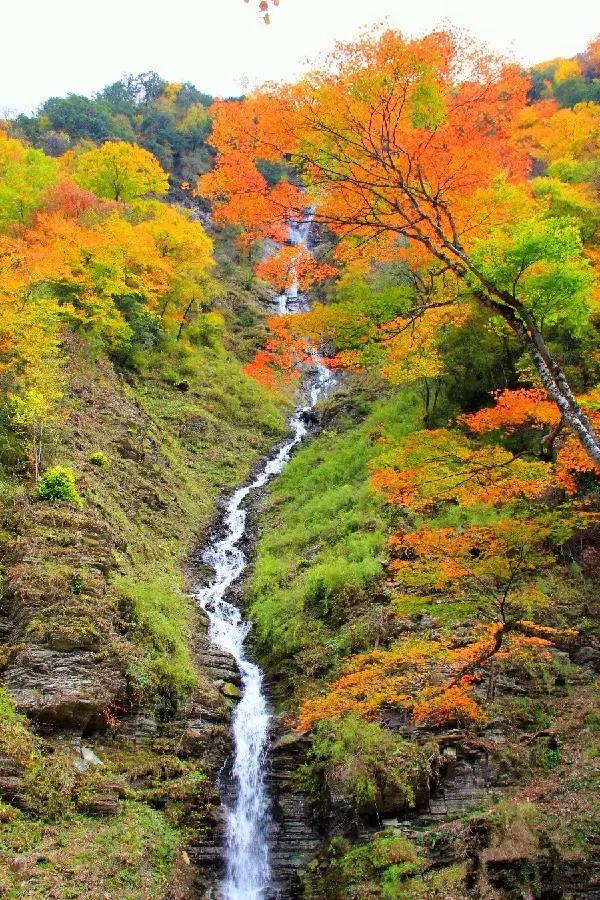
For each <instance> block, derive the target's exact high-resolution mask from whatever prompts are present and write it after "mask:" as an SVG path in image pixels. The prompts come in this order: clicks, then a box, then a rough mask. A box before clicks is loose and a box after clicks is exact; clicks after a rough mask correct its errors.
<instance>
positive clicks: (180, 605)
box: [116, 576, 197, 701]
mask: <svg viewBox="0 0 600 900" xmlns="http://www.w3.org/2000/svg"><path fill="white" fill-rule="evenodd" d="M116 587H117V589H118V591H119V592H120V593H121V595H122V596H123V597H124V598H125V599H126V600H127V601H129V603H130V604H131V613H132V618H133V621H134V623H135V624H134V628H135V630H136V637H137V642H138V643H139V645H140V647H141V648H142V651H143V652H142V654H141V655H140V656H138V657H136V658H134V660H133V661H132V662H131V664H130V668H129V676H130V678H131V682H132V687H133V689H134V691H135V692H136V693H138V694H139V695H141V696H144V697H153V696H156V695H159V696H162V697H165V698H169V699H171V700H174V701H175V700H181V699H183V698H185V697H186V696H188V695H189V694H190V692H191V691H192V690H193V688H194V687H195V685H196V682H197V675H196V670H195V668H194V664H193V662H192V658H191V654H190V648H189V641H188V639H189V635H190V631H191V628H192V625H193V622H194V609H193V606H192V604H191V602H190V601H189V599H188V598H187V597H186V596H185V594H184V593H183V591H182V590H181V587H180V586H179V585H177V584H176V583H174V580H173V579H172V578H169V577H167V576H164V577H162V578H155V579H153V580H151V581H147V582H136V581H132V580H130V579H127V578H119V579H118V580H117V583H116Z"/></svg>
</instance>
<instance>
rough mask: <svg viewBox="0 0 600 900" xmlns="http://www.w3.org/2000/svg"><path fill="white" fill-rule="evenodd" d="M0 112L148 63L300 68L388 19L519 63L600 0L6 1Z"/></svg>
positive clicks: (230, 88)
mask: <svg viewBox="0 0 600 900" xmlns="http://www.w3.org/2000/svg"><path fill="white" fill-rule="evenodd" d="M3 6H4V8H3V10H2V18H1V23H2V50H1V52H0V114H1V113H2V112H5V111H7V110H11V111H19V112H20V111H29V110H32V109H34V108H36V107H37V106H38V105H39V104H40V103H41V102H42V101H43V100H44V99H45V98H46V97H49V96H52V95H64V94H66V93H69V92H74V93H81V94H88V95H89V94H92V93H93V92H94V91H97V90H99V89H100V88H102V87H103V86H104V85H106V84H109V83H110V82H112V81H116V80H117V79H118V78H120V76H121V75H122V74H123V73H125V72H135V73H137V72H143V71H147V70H149V69H153V70H155V71H156V72H158V73H159V74H160V75H161V76H162V77H163V78H166V79H168V80H169V81H191V82H193V83H194V84H195V85H196V86H197V87H198V88H199V89H200V90H202V91H206V92H207V93H211V94H215V95H217V96H225V95H232V94H239V93H242V92H243V91H244V90H246V89H247V87H248V86H252V85H254V84H257V83H260V82H262V81H265V80H268V79H277V80H281V79H286V78H290V77H293V76H294V75H295V74H296V73H298V72H299V71H300V70H301V68H302V65H303V62H304V61H305V60H306V59H307V58H313V59H314V58H315V57H318V56H319V55H320V54H321V53H322V52H324V51H325V50H326V49H327V48H328V47H329V46H330V45H331V43H332V42H333V41H334V40H335V39H336V38H337V39H348V38H352V37H355V36H356V35H357V33H358V32H359V31H360V29H361V27H364V26H367V25H370V24H373V23H377V22H380V21H382V20H387V22H388V23H389V24H390V25H393V26H394V27H396V28H399V29H401V30H402V31H404V32H405V33H406V34H409V35H412V34H422V33H424V32H426V31H428V30H430V29H431V28H433V27H435V26H438V25H440V24H443V23H444V22H448V21H451V22H453V23H455V24H456V25H459V26H461V27H466V28H468V29H469V30H470V31H471V32H473V33H474V34H475V35H476V36H477V37H479V38H481V39H483V40H485V41H487V42H488V43H490V44H491V45H492V46H494V47H495V48H501V49H505V50H509V51H512V53H513V54H514V55H516V56H517V58H518V59H519V60H521V61H523V62H525V63H531V62H537V61H541V60H545V59H550V58H552V57H554V56H572V55H574V54H575V53H577V52H578V51H579V50H582V49H583V48H584V47H585V45H586V44H587V42H588V40H589V39H590V38H591V37H593V36H595V35H596V34H597V33H598V32H599V31H600V4H599V3H598V2H597V0H568V2H565V0H493V2H490V0H453V2H444V0H280V6H279V8H278V9H274V10H273V13H272V16H271V25H269V26H267V25H265V24H264V23H263V22H262V21H261V19H260V17H259V15H258V13H257V11H256V7H257V2H256V0H251V3H250V4H248V5H246V4H245V3H244V2H243V0H160V2H157V0H92V2H90V0H51V2H49V0H21V2H11V3H6V4H3Z"/></svg>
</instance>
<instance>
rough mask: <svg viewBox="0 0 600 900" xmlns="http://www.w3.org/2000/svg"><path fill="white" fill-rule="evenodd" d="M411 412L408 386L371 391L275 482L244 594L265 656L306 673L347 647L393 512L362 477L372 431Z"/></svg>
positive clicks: (397, 423) (417, 412) (377, 569)
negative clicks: (353, 420) (368, 406)
mask: <svg viewBox="0 0 600 900" xmlns="http://www.w3.org/2000/svg"><path fill="white" fill-rule="evenodd" d="M420 421H421V407H420V404H419V403H418V400H417V398H416V396H415V395H414V394H413V393H412V392H411V391H409V390H406V391H403V392H402V393H399V394H397V395H396V396H394V397H393V398H391V399H386V400H380V401H378V402H376V403H375V404H374V405H373V408H372V411H371V414H370V415H369V416H368V418H366V419H365V420H364V421H362V422H361V423H360V424H354V425H353V426H352V427H348V423H347V422H345V423H344V430H343V431H342V432H341V433H339V432H337V431H333V430H328V431H325V432H323V433H322V434H321V435H319V436H318V437H317V438H316V439H315V440H314V441H312V442H311V443H310V444H309V445H307V446H306V447H304V448H302V449H300V450H299V452H298V453H297V454H296V456H294V458H293V459H292V461H291V463H290V464H289V466H288V467H287V468H286V469H285V471H284V472H283V474H282V475H281V477H280V478H278V479H277V481H276V482H275V483H274V485H273V487H272V492H271V497H270V501H269V506H268V510H267V512H266V514H265V516H264V519H263V527H262V534H261V539H260V542H259V547H258V554H257V561H256V567H255V570H254V573H253V576H252V579H251V584H250V588H249V595H248V596H249V600H250V604H251V606H250V615H251V617H252V619H253V621H254V622H255V624H256V632H255V638H256V641H257V645H258V648H259V650H260V652H261V654H262V655H263V658H265V659H266V660H267V662H268V663H269V665H271V666H273V665H278V664H281V663H284V664H289V665H290V666H292V667H295V668H296V670H297V673H298V675H300V673H302V674H303V675H306V674H307V673H308V674H311V673H313V672H316V671H317V670H323V669H325V668H332V667H334V666H335V665H336V661H337V660H338V659H339V658H340V657H341V656H342V655H344V654H346V653H348V652H350V651H351V649H353V648H352V637H351V635H350V630H351V628H352V625H351V620H352V619H356V618H357V616H358V613H359V610H361V606H363V605H364V604H365V603H366V604H368V603H370V602H371V600H372V595H373V591H374V589H375V586H376V585H377V583H378V582H379V581H380V580H381V578H382V575H383V573H384V567H385V563H386V560H387V543H388V539H389V534H390V532H391V530H392V527H391V524H392V523H391V519H390V517H391V516H392V515H393V513H394V511H393V510H391V509H390V507H388V506H387V505H386V504H385V503H384V501H383V500H382V498H381V497H380V496H378V495H376V494H375V493H374V492H373V491H372V490H371V487H370V485H369V474H370V473H369V463H370V461H371V460H372V459H373V458H374V457H375V456H376V455H378V453H379V452H380V445H379V444H378V443H377V440H376V438H377V436H378V435H379V434H380V433H382V432H383V431H385V432H386V433H388V434H393V435H394V436H395V437H399V436H400V435H401V434H407V433H409V432H411V431H412V430H414V429H415V428H417V427H418V425H419V424H420ZM346 625H347V626H348V627H347V628H346V627H345V626H346Z"/></svg>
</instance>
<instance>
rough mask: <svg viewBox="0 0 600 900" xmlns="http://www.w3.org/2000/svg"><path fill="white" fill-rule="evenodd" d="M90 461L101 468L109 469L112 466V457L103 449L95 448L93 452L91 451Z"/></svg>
mask: <svg viewBox="0 0 600 900" xmlns="http://www.w3.org/2000/svg"><path fill="white" fill-rule="evenodd" d="M90 462H91V464H92V465H93V466H98V468H99V469H107V468H108V466H110V459H109V458H108V456H107V455H106V453H103V452H102V450H94V452H93V453H90Z"/></svg>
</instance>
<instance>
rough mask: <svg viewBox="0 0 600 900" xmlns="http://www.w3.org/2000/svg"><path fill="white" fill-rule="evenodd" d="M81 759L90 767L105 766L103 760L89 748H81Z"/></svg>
mask: <svg viewBox="0 0 600 900" xmlns="http://www.w3.org/2000/svg"><path fill="white" fill-rule="evenodd" d="M80 752H81V758H82V759H83V761H84V762H86V763H88V765H90V766H103V765H104V763H103V762H102V760H101V759H100V758H99V757H98V756H96V754H95V753H94V751H93V750H91V749H90V748H89V747H82V748H81V751H80Z"/></svg>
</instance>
